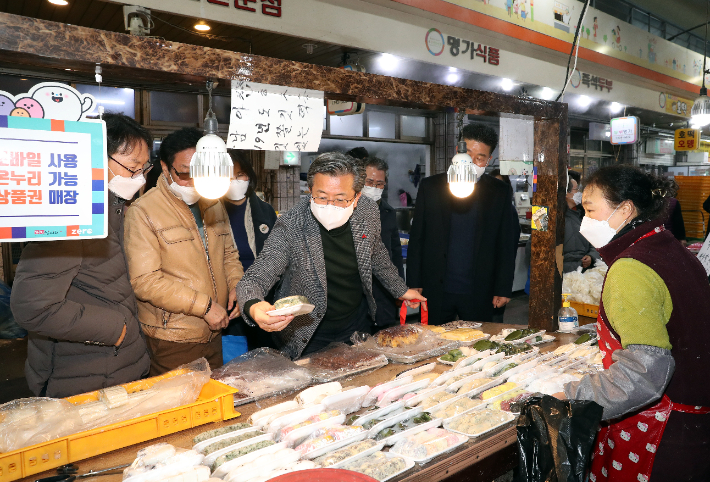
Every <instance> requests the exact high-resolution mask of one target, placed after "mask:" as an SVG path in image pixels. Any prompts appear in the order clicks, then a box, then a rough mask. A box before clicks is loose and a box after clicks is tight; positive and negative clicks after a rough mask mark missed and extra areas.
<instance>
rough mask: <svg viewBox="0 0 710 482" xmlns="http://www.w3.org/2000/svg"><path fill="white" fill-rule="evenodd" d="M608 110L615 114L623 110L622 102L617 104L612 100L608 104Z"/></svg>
mask: <svg viewBox="0 0 710 482" xmlns="http://www.w3.org/2000/svg"><path fill="white" fill-rule="evenodd" d="M609 110H610V111H611V112H612V114H617V113H619V112H621V111H622V110H624V106H623V104H619V103H618V102H612V103H611V105H610V106H609Z"/></svg>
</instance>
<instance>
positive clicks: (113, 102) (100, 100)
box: [96, 99, 126, 105]
mask: <svg viewBox="0 0 710 482" xmlns="http://www.w3.org/2000/svg"><path fill="white" fill-rule="evenodd" d="M96 102H97V103H98V104H111V105H126V103H125V102H124V101H122V100H110V99H96Z"/></svg>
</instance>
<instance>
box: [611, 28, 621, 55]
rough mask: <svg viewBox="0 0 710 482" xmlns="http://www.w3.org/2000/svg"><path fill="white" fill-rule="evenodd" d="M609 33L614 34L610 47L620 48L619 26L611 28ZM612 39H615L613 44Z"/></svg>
mask: <svg viewBox="0 0 710 482" xmlns="http://www.w3.org/2000/svg"><path fill="white" fill-rule="evenodd" d="M611 34H612V35H613V36H614V39H613V40H612V42H611V48H617V49H619V50H621V28H620V27H619V26H618V25H617V26H616V29H611ZM614 41H616V45H615V44H614Z"/></svg>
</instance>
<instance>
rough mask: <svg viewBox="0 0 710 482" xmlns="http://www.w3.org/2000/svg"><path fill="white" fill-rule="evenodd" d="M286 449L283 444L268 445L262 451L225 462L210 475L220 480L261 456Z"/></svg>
mask: <svg viewBox="0 0 710 482" xmlns="http://www.w3.org/2000/svg"><path fill="white" fill-rule="evenodd" d="M285 448H287V447H286V443H285V442H279V443H277V444H274V445H269V446H268V447H264V448H263V449H259V450H255V451H254V452H251V453H248V454H245V455H242V456H241V457H238V458H236V459H232V460H230V461H229V462H225V463H223V464H222V465H220V466H219V467H218V468H217V470H215V471H214V472H213V473H212V477H215V478H218V479H221V478H223V477H225V476H226V475H227V474H229V472H231V471H232V470H234V469H235V468H237V467H239V466H240V465H244V464H247V463H249V462H251V461H253V460H256V459H257V458H259V457H261V456H262V455H268V454H274V453H276V452H278V451H279V450H283V449H285Z"/></svg>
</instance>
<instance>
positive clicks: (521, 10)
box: [520, 0, 528, 22]
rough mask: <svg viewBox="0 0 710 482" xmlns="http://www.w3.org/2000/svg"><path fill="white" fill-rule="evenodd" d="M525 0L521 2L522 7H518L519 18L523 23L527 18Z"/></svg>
mask: <svg viewBox="0 0 710 482" xmlns="http://www.w3.org/2000/svg"><path fill="white" fill-rule="evenodd" d="M525 2H526V0H523V3H522V5H520V16H521V17H523V22H524V21H525V19H526V18H527V17H528V12H527V10H526V9H527V5H525Z"/></svg>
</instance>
